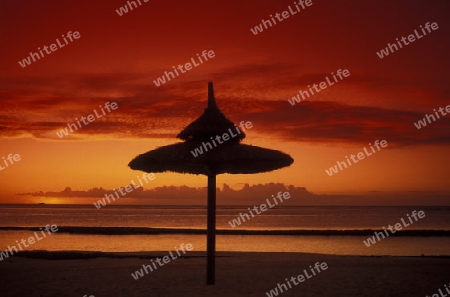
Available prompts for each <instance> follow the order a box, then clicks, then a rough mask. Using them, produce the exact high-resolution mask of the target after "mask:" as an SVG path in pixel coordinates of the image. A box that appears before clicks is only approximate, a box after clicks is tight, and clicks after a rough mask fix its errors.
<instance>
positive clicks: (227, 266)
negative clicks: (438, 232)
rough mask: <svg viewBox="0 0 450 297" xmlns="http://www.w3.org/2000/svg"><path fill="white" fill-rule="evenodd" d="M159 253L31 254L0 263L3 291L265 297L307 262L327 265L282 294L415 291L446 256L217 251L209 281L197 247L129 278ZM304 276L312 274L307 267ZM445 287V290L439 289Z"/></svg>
mask: <svg viewBox="0 0 450 297" xmlns="http://www.w3.org/2000/svg"><path fill="white" fill-rule="evenodd" d="M164 255H167V252H161V253H151V255H150V254H148V253H132V254H130V253H128V254H123V253H122V254H104V253H94V254H88V253H60V252H31V253H26V254H22V255H14V256H12V257H10V258H8V259H4V260H3V261H2V262H0V274H1V276H2V277H1V278H0V287H1V288H2V296H5V297H6V296H8V297H9V296H28V297H33V296H50V297H52V296H55V297H56V296H68V297H71V296H74V297H75V296H76V297H82V296H84V295H87V296H89V295H93V296H95V297H100V296H139V297H143V296H167V297H171V296H189V297H190V296H219V297H220V296H224V297H225V296H226V297H231V296H267V295H266V292H269V291H270V290H271V289H274V288H275V287H276V286H277V284H278V283H285V282H286V281H285V278H288V279H290V278H291V277H292V276H295V277H297V276H298V275H300V274H303V270H304V269H307V271H308V272H309V271H310V270H309V265H312V266H313V265H314V264H315V263H316V262H320V263H322V262H326V263H327V265H328V269H327V270H324V271H322V272H321V273H319V274H317V275H316V276H313V277H312V278H310V279H307V280H305V281H304V282H302V283H299V284H298V285H293V286H292V289H288V290H287V291H284V293H282V294H280V295H282V296H283V297H284V296H286V297H287V296H383V297H386V296H408V297H410V296H419V297H425V296H426V295H430V296H431V295H432V294H435V293H437V292H438V290H439V289H443V288H444V284H447V285H448V284H449V282H450V280H449V278H448V276H449V275H450V274H449V272H450V258H449V257H359V256H330V255H319V254H298V253H223V252H221V253H218V254H217V260H216V268H217V272H216V285H214V286H206V285H205V279H206V276H205V266H206V258H205V257H204V253H197V252H190V253H189V254H186V256H185V257H183V258H178V259H175V260H173V261H171V262H169V263H168V264H166V265H164V266H163V267H158V269H157V270H155V271H153V272H149V274H146V275H144V276H143V277H142V278H139V279H138V280H135V279H134V278H133V277H132V276H131V273H134V272H135V271H136V270H138V269H140V268H142V265H143V264H150V261H151V259H155V257H156V256H159V257H162V256H164ZM310 274H311V273H310ZM444 292H445V291H444Z"/></svg>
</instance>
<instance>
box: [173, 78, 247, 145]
mask: <svg viewBox="0 0 450 297" xmlns="http://www.w3.org/2000/svg"><path fill="white" fill-rule="evenodd" d="M235 126H236V125H235V124H233V122H231V121H230V120H229V119H227V118H226V117H225V115H224V114H223V113H222V112H221V111H220V109H219V107H218V106H217V103H216V98H215V97H214V87H213V83H212V82H208V104H207V107H206V108H205V110H204V112H203V114H202V115H201V116H200V117H199V118H198V119H196V120H195V121H193V122H192V123H190V124H189V125H188V126H187V127H186V128H184V129H183V130H182V131H181V132H180V133H179V134H178V135H177V137H178V138H180V139H183V140H199V141H204V140H206V141H209V140H210V138H211V137H216V136H217V135H222V134H223V133H225V132H227V131H228V129H235ZM244 138H245V133H244V131H241V133H240V134H239V135H238V136H237V137H235V138H232V139H230V140H229V142H230V143H231V142H239V141H241V140H242V139H244Z"/></svg>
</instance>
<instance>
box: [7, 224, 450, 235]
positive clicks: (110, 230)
mask: <svg viewBox="0 0 450 297" xmlns="http://www.w3.org/2000/svg"><path fill="white" fill-rule="evenodd" d="M39 228H41V227H38V226H37V227H25V226H20V227H13V226H3V227H0V231H30V232H34V231H39ZM383 231H384V230H383V229H352V230H329V229H328V230H321V229H319V230H318V229H314V230H306V229H286V230H264V229H260V230H257V229H253V230H250V229H217V230H216V234H217V235H298V236H366V235H373V234H374V232H383ZM58 233H59V234H61V233H70V234H91V235H155V234H192V235H204V234H206V230H205V229H190V228H149V227H85V226H58ZM396 236H400V237H405V236H406V237H430V236H439V237H450V230H433V229H429V230H427V229H416V230H414V229H410V230H402V231H401V232H398V233H395V235H394V234H393V236H392V237H396Z"/></svg>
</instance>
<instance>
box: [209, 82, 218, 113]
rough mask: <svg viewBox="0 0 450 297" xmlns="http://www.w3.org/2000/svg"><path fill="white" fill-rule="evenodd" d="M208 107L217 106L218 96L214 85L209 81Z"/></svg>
mask: <svg viewBox="0 0 450 297" xmlns="http://www.w3.org/2000/svg"><path fill="white" fill-rule="evenodd" d="M208 108H217V103H216V98H215V97H214V86H213V83H212V82H208Z"/></svg>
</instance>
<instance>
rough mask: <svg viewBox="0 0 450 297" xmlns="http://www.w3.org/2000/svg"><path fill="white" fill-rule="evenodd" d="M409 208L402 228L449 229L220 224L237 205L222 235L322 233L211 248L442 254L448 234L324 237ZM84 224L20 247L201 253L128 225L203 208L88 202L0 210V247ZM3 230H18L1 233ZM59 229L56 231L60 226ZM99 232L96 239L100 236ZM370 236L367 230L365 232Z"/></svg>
mask: <svg viewBox="0 0 450 297" xmlns="http://www.w3.org/2000/svg"><path fill="white" fill-rule="evenodd" d="M413 210H417V211H420V210H422V211H424V212H425V218H423V219H419V221H417V222H415V223H414V224H411V225H410V226H408V227H407V228H405V230H447V231H450V207H280V208H273V209H269V210H267V211H266V212H264V213H263V214H261V215H256V216H255V217H254V218H252V219H250V220H248V221H246V222H243V223H242V224H241V225H240V226H237V227H236V228H232V227H231V226H230V224H229V223H228V222H229V221H231V220H232V219H235V218H236V217H237V216H238V215H239V213H244V212H246V213H248V210H247V208H244V207H219V208H218V210H217V229H229V230H275V231H277V230H278V231H279V230H323V231H324V234H325V235H239V234H236V235H218V236H217V244H216V248H217V250H218V251H253V252H306V253H322V254H337V255H404V256H409V255H422V254H423V255H450V237H449V236H401V237H400V236H392V235H391V236H390V237H387V238H386V239H383V240H381V241H379V242H377V243H376V244H374V245H372V246H370V247H367V246H366V245H364V243H363V240H366V239H367V238H368V237H369V236H370V235H365V236H354V235H352V236H350V235H345V236H340V235H339V236H337V235H326V234H327V233H328V232H330V234H331V231H333V230H363V229H372V230H379V229H382V228H383V227H387V226H388V225H394V224H396V223H400V222H401V219H402V218H404V219H405V221H406V222H408V220H406V218H407V214H411V213H412V211H413ZM47 224H56V225H57V226H58V227H60V228H61V227H64V226H66V227H67V226H81V227H87V228H84V229H83V232H78V231H72V232H70V233H66V232H57V233H55V234H54V235H51V236H48V237H47V238H45V239H44V240H41V241H38V242H37V243H35V244H34V245H30V246H29V247H28V248H26V249H27V250H49V251H69V250H70V251H102V252H145V251H169V250H174V249H175V248H174V247H175V246H176V247H179V245H180V244H181V243H183V242H184V243H191V244H192V245H193V246H194V250H197V251H203V250H205V248H206V237H205V235H197V234H136V232H135V229H136V227H145V228H170V229H205V228H206V209H205V208H203V207H195V206H194V207H184V206H183V207H180V206H161V207H155V206H108V207H105V208H102V209H96V208H95V207H94V206H93V205H86V206H58V205H56V206H55V205H42V206H41V205H39V206H37V205H33V206H31V205H1V206H0V249H1V250H5V249H6V248H7V246H8V245H15V244H16V240H18V241H20V240H21V239H22V238H23V239H27V238H28V237H30V236H32V235H33V232H32V231H30V230H27V229H26V228H25V227H42V226H45V225H47ZM5 227H24V228H22V229H16V230H6V229H5ZM104 227H127V228H125V229H122V230H125V233H127V234H125V235H104V232H103V231H102V230H103V229H105V228H104ZM61 229H62V228H61ZM102 233H103V234H102ZM371 234H372V235H373V232H372V233H371Z"/></svg>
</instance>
